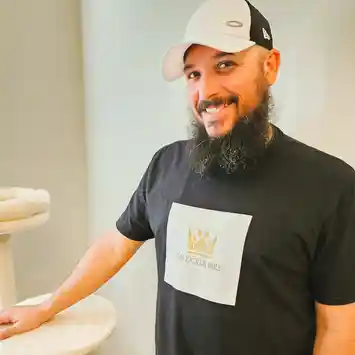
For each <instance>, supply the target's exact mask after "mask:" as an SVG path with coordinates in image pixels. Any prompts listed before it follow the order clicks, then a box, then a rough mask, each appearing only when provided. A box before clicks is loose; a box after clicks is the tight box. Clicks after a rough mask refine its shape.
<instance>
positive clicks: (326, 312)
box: [185, 45, 355, 355]
mask: <svg viewBox="0 0 355 355" xmlns="http://www.w3.org/2000/svg"><path fill="white" fill-rule="evenodd" d="M279 67H280V53H279V52H278V51H277V50H276V49H273V50H271V51H268V50H266V49H264V48H261V47H258V46H253V47H251V48H248V49H246V50H244V51H242V52H239V53H230V54H227V53H222V52H220V51H218V50H216V49H213V48H209V47H205V46H200V45H195V46H193V47H192V48H191V49H190V50H189V52H188V54H187V56H186V59H185V79H186V85H187V93H188V99H189V102H190V105H191V107H192V109H193V113H194V116H195V118H196V120H198V121H200V122H201V123H202V124H203V125H204V127H205V129H206V131H207V133H208V135H209V136H210V137H219V136H223V135H225V134H226V133H228V132H229V131H230V130H231V129H232V128H233V126H234V124H235V123H236V122H237V120H238V119H240V117H242V116H243V115H245V114H246V113H247V112H248V111H249V110H252V109H254V108H255V107H256V106H257V105H258V103H259V102H260V100H261V93H262V92H263V90H265V87H268V86H269V87H270V86H272V85H274V84H275V82H276V80H277V75H278V72H279ZM230 94H233V95H236V94H237V95H238V96H239V98H240V102H239V104H238V107H237V112H238V114H237V115H236V114H235V112H236V107H235V105H234V104H233V105H231V106H227V107H226V108H223V109H222V110H221V111H219V112H218V113H214V114H208V113H203V114H201V115H200V114H199V113H198V111H197V107H198V104H199V102H200V101H201V100H210V99H213V98H216V97H226V95H230ZM233 106H234V107H233ZM270 134H271V132H270ZM315 310H316V317H317V319H316V323H317V336H316V341H315V349H314V355H335V354H336V355H354V354H355V303H352V304H348V305H340V306H329V305H324V304H320V303H318V302H315Z"/></svg>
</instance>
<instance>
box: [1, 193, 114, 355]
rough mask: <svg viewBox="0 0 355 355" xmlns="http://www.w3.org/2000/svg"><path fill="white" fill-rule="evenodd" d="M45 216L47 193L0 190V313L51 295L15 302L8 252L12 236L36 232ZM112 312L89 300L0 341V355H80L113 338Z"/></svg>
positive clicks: (100, 302)
mask: <svg viewBox="0 0 355 355" xmlns="http://www.w3.org/2000/svg"><path fill="white" fill-rule="evenodd" d="M49 217H50V196H49V193H48V192H47V191H46V190H43V189H38V190H34V189H30V188H18V187H11V188H0V310H2V309H4V308H8V307H10V306H12V305H34V304H38V303H40V302H42V301H43V300H44V299H46V298H47V297H50V294H44V295H36V296H34V297H32V298H29V299H27V300H23V301H21V302H18V300H17V297H16V282H15V273H14V265H13V255H12V249H11V238H16V237H17V236H16V234H18V233H21V234H22V233H24V232H26V231H27V230H31V229H34V228H38V227H40V226H41V225H43V224H45V223H46V222H47V221H48V220H49ZM115 325H116V312H115V309H114V307H113V305H112V303H111V302H109V301H108V300H106V299H105V298H103V297H102V296H99V295H95V294H94V295H91V296H89V297H87V298H86V299H84V300H82V301H81V302H78V303H77V304H76V305H74V306H72V307H70V308H68V309H67V310H65V311H63V312H61V313H59V314H58V315H57V316H56V317H54V318H53V319H52V320H51V321H49V322H48V323H45V324H43V325H42V326H41V327H39V328H37V329H35V330H33V331H30V332H27V333H23V334H19V335H15V336H13V337H11V338H9V339H6V340H3V341H0V355H85V354H89V353H90V352H91V351H93V350H94V349H96V348H97V347H98V346H99V345H100V344H101V343H102V342H103V341H104V340H106V339H107V338H108V336H109V335H110V334H111V333H112V331H113V329H114V327H115Z"/></svg>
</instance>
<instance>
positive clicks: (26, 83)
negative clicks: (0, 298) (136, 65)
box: [0, 0, 88, 299]
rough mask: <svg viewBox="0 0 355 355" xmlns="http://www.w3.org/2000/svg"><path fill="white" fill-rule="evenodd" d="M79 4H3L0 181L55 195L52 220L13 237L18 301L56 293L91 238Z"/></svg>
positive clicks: (15, 0)
mask: <svg viewBox="0 0 355 355" xmlns="http://www.w3.org/2000/svg"><path fill="white" fill-rule="evenodd" d="M79 5H80V2H79V1H77V0H75V1H74V0H57V1H46V0H43V1H41V0H31V1H21V0H4V1H1V6H0V8H1V9H0V48H1V49H0V166H1V168H0V170H1V173H0V186H24V187H31V188H45V189H48V191H49V192H50V194H51V198H52V207H51V209H52V215H51V219H50V221H49V222H48V223H47V224H46V225H45V226H43V227H41V228H39V229H36V230H33V231H29V232H26V233H23V234H21V235H16V236H15V238H14V239H13V241H14V258H15V270H16V277H17V287H18V297H19V299H23V298H27V297H32V296H35V295H37V294H41V293H46V292H50V291H52V289H53V288H54V287H56V286H57V285H58V284H59V282H61V281H62V280H63V278H64V277H66V276H67V274H68V273H69V271H70V270H71V269H72V268H73V266H74V265H75V264H76V262H77V260H78V258H79V257H80V256H81V254H82V253H83V250H85V248H86V245H87V241H88V234H87V183H86V175H87V171H86V162H85V146H84V138H85V137H84V123H85V121H84V112H83V108H84V105H83V82H82V58H81V35H80V27H81V26H80V7H79Z"/></svg>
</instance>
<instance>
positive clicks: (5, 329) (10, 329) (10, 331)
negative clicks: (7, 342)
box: [0, 325, 17, 340]
mask: <svg viewBox="0 0 355 355" xmlns="http://www.w3.org/2000/svg"><path fill="white" fill-rule="evenodd" d="M15 334H17V327H16V325H9V326H2V327H0V340H4V339H7V338H10V337H12V336H13V335H15Z"/></svg>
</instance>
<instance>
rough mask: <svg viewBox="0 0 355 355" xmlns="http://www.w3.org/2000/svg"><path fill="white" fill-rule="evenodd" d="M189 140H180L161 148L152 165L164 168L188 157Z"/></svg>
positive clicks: (156, 153) (154, 156) (155, 154)
mask: <svg viewBox="0 0 355 355" xmlns="http://www.w3.org/2000/svg"><path fill="white" fill-rule="evenodd" d="M188 149H189V140H178V141H175V142H172V143H169V144H166V145H164V146H162V147H161V148H159V149H158V150H157V151H156V152H155V153H154V155H153V158H152V163H153V164H154V165H156V166H160V167H164V166H167V165H172V164H174V163H176V162H178V161H181V160H184V159H185V158H186V157H187V154H188Z"/></svg>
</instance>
